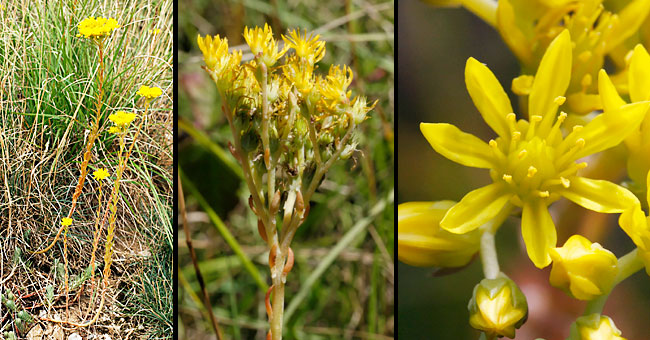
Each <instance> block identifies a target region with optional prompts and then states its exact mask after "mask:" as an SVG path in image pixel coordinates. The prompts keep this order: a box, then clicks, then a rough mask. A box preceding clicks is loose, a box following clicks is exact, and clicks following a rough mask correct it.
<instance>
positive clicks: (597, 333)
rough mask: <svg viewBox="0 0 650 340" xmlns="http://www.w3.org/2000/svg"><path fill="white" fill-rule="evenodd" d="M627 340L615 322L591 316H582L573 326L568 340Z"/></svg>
mask: <svg viewBox="0 0 650 340" xmlns="http://www.w3.org/2000/svg"><path fill="white" fill-rule="evenodd" d="M602 339H607V340H625V338H623V337H622V336H621V331H620V330H619V329H618V328H616V325H614V321H612V319H610V318H609V317H608V316H605V315H600V314H590V315H585V316H581V317H579V318H578V319H576V321H575V322H574V323H573V325H571V332H570V333H569V338H568V339H567V340H602Z"/></svg>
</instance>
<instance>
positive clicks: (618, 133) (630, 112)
mask: <svg viewBox="0 0 650 340" xmlns="http://www.w3.org/2000/svg"><path fill="white" fill-rule="evenodd" d="M649 106H650V102H640V103H633V104H628V105H624V106H621V107H620V108H618V109H616V110H612V111H606V112H604V113H602V114H600V115H598V116H596V118H594V119H593V120H592V121H591V122H589V124H587V125H586V126H585V127H584V129H581V130H577V131H574V132H572V133H571V134H569V136H567V138H566V139H565V142H564V143H563V144H560V146H559V150H558V151H559V152H564V151H566V150H568V148H570V147H573V145H574V144H572V143H571V141H574V142H575V141H576V140H577V139H580V138H582V139H584V140H585V145H584V147H583V148H582V149H581V150H579V151H578V152H576V153H575V154H574V156H573V157H572V159H573V160H576V159H579V158H582V157H585V156H589V155H591V154H594V153H597V152H600V151H603V150H605V149H609V148H611V147H614V146H616V145H618V144H620V143H621V142H622V141H623V139H625V138H626V137H627V136H629V135H630V133H632V132H634V131H635V130H636V129H638V128H639V125H640V124H641V121H642V120H643V118H644V117H645V114H646V111H648V107H649Z"/></svg>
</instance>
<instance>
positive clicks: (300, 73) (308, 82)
mask: <svg viewBox="0 0 650 340" xmlns="http://www.w3.org/2000/svg"><path fill="white" fill-rule="evenodd" d="M282 69H283V72H284V76H285V78H287V80H289V81H290V82H291V83H292V84H293V85H294V86H295V87H296V89H297V90H298V92H300V93H301V94H302V95H303V96H304V97H306V96H308V95H309V93H310V92H311V90H312V88H313V87H314V66H313V65H311V64H308V63H301V62H299V61H298V60H295V59H294V58H291V61H290V62H288V63H287V64H286V65H285V66H284V67H283V68H282Z"/></svg>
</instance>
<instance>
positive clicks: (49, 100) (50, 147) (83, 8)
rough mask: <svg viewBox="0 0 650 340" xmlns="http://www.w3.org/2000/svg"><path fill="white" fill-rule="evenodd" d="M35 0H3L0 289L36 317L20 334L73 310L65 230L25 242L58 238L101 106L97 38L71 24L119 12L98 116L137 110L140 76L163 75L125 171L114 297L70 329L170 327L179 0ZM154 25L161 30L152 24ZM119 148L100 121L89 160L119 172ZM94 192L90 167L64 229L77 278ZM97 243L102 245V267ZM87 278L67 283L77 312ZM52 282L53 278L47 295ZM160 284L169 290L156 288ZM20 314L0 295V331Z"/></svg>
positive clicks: (120, 332)
mask: <svg viewBox="0 0 650 340" xmlns="http://www.w3.org/2000/svg"><path fill="white" fill-rule="evenodd" d="M39 2H40V3H39V4H35V3H34V2H33V1H21V2H19V1H14V2H10V3H8V4H7V3H5V4H4V6H5V8H4V10H2V11H0V31H1V33H0V293H2V294H5V295H6V294H7V293H8V292H9V291H11V292H12V293H13V294H14V295H16V297H17V298H16V304H17V305H18V308H19V309H24V310H26V311H28V312H29V313H30V314H31V315H32V317H34V319H35V320H37V321H35V322H32V323H30V324H29V325H28V326H27V327H26V329H25V330H24V331H23V332H22V333H20V332H19V334H17V335H22V336H24V334H25V333H26V332H27V331H28V330H29V329H31V328H33V327H42V329H43V330H45V331H47V329H48V328H49V329H51V330H52V329H53V328H56V327H54V326H52V325H51V324H50V323H48V322H43V321H39V317H41V316H46V317H50V318H57V317H60V318H63V319H65V318H66V316H65V307H64V306H63V305H65V297H64V296H63V292H64V290H63V284H62V273H61V270H60V268H58V267H60V265H59V264H62V263H63V258H62V256H63V250H62V248H63V244H62V243H61V242H58V243H57V244H56V245H55V247H53V248H52V249H51V250H50V251H48V252H46V253H45V254H39V255H30V251H35V250H38V249H41V248H43V247H45V246H46V245H47V244H48V243H49V241H51V239H52V238H53V237H54V235H55V234H56V232H57V231H58V228H59V223H60V219H61V217H65V216H66V215H67V212H68V211H69V209H70V201H71V198H72V194H73V191H74V186H75V185H76V181H77V178H78V176H79V164H80V162H81V150H82V148H83V146H84V143H85V136H86V134H87V131H88V129H89V124H90V121H92V119H93V116H94V112H93V107H94V99H93V97H94V95H95V94H94V93H95V91H96V90H97V89H96V81H95V74H96V72H97V65H98V62H97V56H96V52H95V50H96V48H95V47H94V46H93V45H92V44H90V43H89V42H88V41H87V40H85V39H82V38H78V37H76V36H75V35H76V33H77V29H76V24H77V23H78V22H79V21H81V20H82V19H83V18H85V17H87V16H91V15H92V16H112V17H115V18H116V19H117V20H118V22H119V23H120V24H121V25H122V27H121V28H120V29H119V30H118V31H117V32H116V33H115V34H114V35H113V36H112V37H111V38H110V39H109V40H108V43H107V48H106V51H107V60H106V75H107V77H106V85H105V89H106V94H105V104H104V107H103V110H102V112H103V117H102V120H101V122H102V123H101V124H102V128H103V127H104V126H108V124H107V119H106V118H107V116H108V114H110V113H113V112H114V111H116V110H127V111H134V110H136V109H137V110H139V111H138V112H139V113H142V107H143V103H142V102H138V98H137V97H136V96H135V92H136V91H137V87H139V86H140V85H143V84H145V85H152V84H153V85H156V86H159V87H161V88H162V89H163V92H164V94H163V97H161V98H160V99H158V100H156V101H154V103H153V107H152V110H150V113H149V114H148V116H147V117H146V122H145V126H144V131H143V133H142V134H141V135H140V137H139V139H138V141H137V144H136V146H135V148H134V153H133V155H132V156H131V159H130V165H129V169H128V170H127V171H126V172H125V174H124V177H123V180H122V187H121V199H120V201H119V204H118V219H117V226H118V227H117V233H116V236H115V239H116V245H115V254H114V264H113V268H112V270H113V274H112V278H113V280H112V281H111V286H110V289H109V291H108V293H107V297H108V298H107V300H108V303H107V307H106V308H105V309H104V313H103V314H102V316H101V317H100V319H99V321H98V322H97V323H96V324H95V325H93V326H91V327H90V328H88V329H77V330H72V329H70V330H68V329H66V330H65V332H64V333H71V332H78V333H80V334H81V335H82V336H84V338H85V337H86V335H89V334H104V333H106V334H109V335H110V336H111V338H113V339H120V338H127V337H133V336H135V335H143V336H147V337H149V336H152V335H154V336H155V335H166V336H169V334H170V332H169V329H171V322H172V320H171V293H169V292H170V291H171V286H172V283H171V270H163V272H160V269H161V268H169V267H170V266H171V264H170V263H166V262H171V249H172V248H171V247H172V231H171V191H172V190H171V189H172V186H173V184H172V180H171V178H172V176H171V173H172V142H173V141H172V114H171V106H172V99H171V86H172V79H171V78H172V27H171V22H172V7H173V5H172V2H171V1H136V0H125V1H118V2H115V1H110V2H109V1H91V0H87V1H83V0H79V1H66V3H63V2H62V1H49V2H48V1H39ZM73 3H75V5H74V9H73V7H72V6H73ZM24 8H34V10H23V9H24ZM151 28H159V29H161V32H160V33H159V34H153V33H152V32H150V31H149V30H150V29H151ZM127 143H130V141H127ZM117 150H118V145H117V141H116V140H115V137H114V136H110V135H109V134H108V133H107V132H105V131H103V132H101V133H100V137H99V139H98V140H97V142H96V143H95V146H94V149H93V159H92V161H91V163H90V170H91V171H92V170H94V169H97V168H99V167H105V168H107V169H108V170H109V172H110V173H114V171H115V169H116V166H117V157H116V153H117ZM111 188H112V184H109V185H108V186H106V185H105V186H104V189H103V190H104V195H105V196H104V197H106V194H107V193H108V192H110V190H111ZM97 196H98V195H97V182H96V181H95V180H93V179H91V177H90V176H89V177H88V178H87V180H86V184H85V185H84V190H83V193H82V195H81V197H80V198H79V201H78V206H77V209H76V211H75V216H74V221H75V222H74V224H73V227H72V228H71V229H70V232H69V235H68V248H69V253H70V256H69V259H68V260H69V265H70V267H69V271H70V274H71V284H73V283H74V277H75V276H76V277H81V276H83V274H84V271H85V270H86V268H87V267H88V266H89V264H90V263H89V262H90V258H91V256H90V255H91V254H90V253H91V251H92V238H93V229H94V214H95V209H96V206H97V201H98V197H97ZM104 202H106V199H104ZM102 244H103V242H101V241H100V249H99V250H98V252H97V265H98V267H99V268H98V271H97V274H96V275H97V277H98V278H100V276H101V274H100V271H101V269H102V265H103V262H102V258H103V248H102V246H101V245H102ZM152 278H157V279H152ZM89 281H90V280H86V281H85V282H84V283H83V284H80V285H78V287H76V289H74V290H71V294H73V295H71V296H70V300H71V305H70V316H71V318H73V319H74V318H79V316H80V315H78V313H77V311H78V309H79V308H80V307H83V306H85V304H86V303H87V299H88V296H89V294H90V293H91V285H90V284H89ZM48 286H52V287H53V288H54V289H53V292H54V294H53V298H52V299H51V300H50V302H51V304H50V302H48V298H47V287H48ZM152 287H153V289H152ZM162 293H165V294H167V295H166V296H161V295H157V294H162ZM77 295H79V296H80V300H81V301H79V299H77V298H76V296H77ZM152 301H157V303H158V305H156V303H150V302H152ZM62 306H63V308H60V307H62ZM84 313H85V307H84ZM149 319H153V320H155V321H158V322H151V321H149ZM15 320H16V315H15V313H13V312H11V311H10V310H8V309H7V308H6V307H5V305H2V306H1V307H0V338H2V337H3V334H2V333H4V332H8V331H17V329H16V324H15ZM145 320H147V321H146V322H143V321H145ZM143 323H144V324H145V326H140V325H141V324H143ZM54 331H56V330H52V332H54Z"/></svg>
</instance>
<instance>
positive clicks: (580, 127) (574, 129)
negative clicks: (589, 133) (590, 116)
mask: <svg viewBox="0 0 650 340" xmlns="http://www.w3.org/2000/svg"><path fill="white" fill-rule="evenodd" d="M583 128H584V126H582V125H576V126H574V127H573V132H578V131H580V130H582V129H583Z"/></svg>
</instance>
